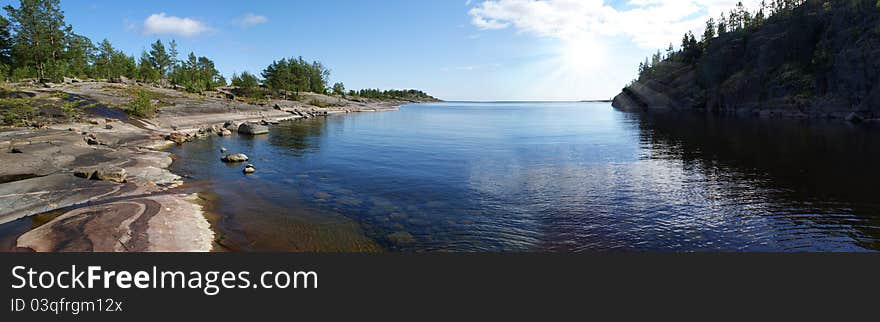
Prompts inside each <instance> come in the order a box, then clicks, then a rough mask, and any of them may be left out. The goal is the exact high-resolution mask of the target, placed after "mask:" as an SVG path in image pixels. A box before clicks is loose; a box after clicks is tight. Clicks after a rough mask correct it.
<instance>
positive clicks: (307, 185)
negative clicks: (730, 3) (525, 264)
mask: <svg viewBox="0 0 880 322" xmlns="http://www.w3.org/2000/svg"><path fill="white" fill-rule="evenodd" d="M877 135H878V133H877V131H876V130H875V129H872V128H866V127H852V126H847V125H843V124H838V123H835V124H822V123H816V122H813V123H806V122H803V121H780V120H773V121H756V120H737V119H731V118H719V117H705V116H701V117H696V116H681V115H676V116H673V115H663V114H660V115H640V114H626V113H621V112H618V111H614V110H612V109H611V107H610V106H609V104H601V103H550V104H545V103H493V104H477V103H438V104H426V105H411V106H407V107H404V108H403V109H401V110H400V111H396V112H382V113H361V114H349V115H339V116H330V117H327V118H315V119H308V120H297V121H291V122H285V123H282V124H281V125H278V126H275V127H273V128H272V130H271V132H270V134H269V135H268V136H258V137H256V138H250V137H237V136H235V137H224V138H219V137H218V138H210V139H208V140H204V141H198V142H193V143H189V144H187V145H184V146H182V147H178V148H175V149H174V150H173V151H172V152H174V153H175V154H177V155H178V156H179V160H178V161H177V162H175V164H174V165H173V167H174V168H175V169H173V171H175V172H179V173H185V174H188V175H190V176H191V177H192V179H190V181H191V182H193V183H192V184H190V188H191V189H195V190H199V191H202V192H203V195H205V196H207V197H206V198H207V199H209V200H208V204H210V205H211V210H212V212H213V213H216V214H217V216H218V217H217V218H216V219H215V220H214V224H215V226H216V227H217V228H218V230H219V232H220V234H221V239H222V240H221V241H220V243H221V244H222V245H224V246H225V247H227V248H228V249H230V250H249V251H250V250H306V251H372V250H377V249H379V248H384V249H387V250H402V251H583V250H609V249H619V250H649V251H652V250H657V251H715V250H722V251H798V250H821V251H862V250H876V249H878V248H880V244H878V242H877V238H878V236H880V231H878V214H880V205H878V203H877V201H875V200H873V199H876V198H872V197H873V196H872V194H873V191H872V189H871V188H870V187H871V185H870V183H872V182H877V181H876V180H875V179H877V178H876V176H878V174H876V173H875V172H873V171H872V168H871V165H873V164H878V163H877V162H878V161H880V145H878V144H877V143H878V142H876V141H877V139H875V137H877ZM221 146H223V147H226V148H228V149H229V152H242V153H246V154H247V155H249V156H250V157H251V163H254V165H255V166H256V168H257V173H256V174H254V175H249V176H245V175H243V174H242V173H241V167H243V165H241V164H240V165H227V164H223V163H221V162H219V158H220V156H221V153H220V152H219V149H220V147H221Z"/></svg>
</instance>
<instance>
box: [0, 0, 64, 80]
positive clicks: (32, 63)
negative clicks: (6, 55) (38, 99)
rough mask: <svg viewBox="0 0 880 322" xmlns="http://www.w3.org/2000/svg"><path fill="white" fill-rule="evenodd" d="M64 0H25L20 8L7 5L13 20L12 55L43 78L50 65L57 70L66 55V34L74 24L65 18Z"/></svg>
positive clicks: (6, 8)
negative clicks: (61, 2) (62, 1)
mask: <svg viewBox="0 0 880 322" xmlns="http://www.w3.org/2000/svg"><path fill="white" fill-rule="evenodd" d="M59 1H60V0H21V3H20V5H19V7H18V8H14V7H12V6H11V5H7V6H6V7H4V9H5V10H6V13H7V14H8V16H9V18H10V22H11V23H12V30H13V31H14V34H15V36H14V37H13V43H14V44H13V46H12V57H13V60H14V61H15V64H16V65H18V66H19V67H23V68H26V67H33V68H34V70H35V71H36V75H34V76H38V77H40V78H44V77H45V76H46V72H47V68H52V69H53V70H54V71H53V73H54V72H57V69H58V66H59V65H61V64H60V62H61V61H62V60H63V59H64V49H65V48H64V47H65V45H66V43H65V38H66V36H67V35H68V34H69V33H70V30H71V28H70V26H68V25H67V24H65V22H64V12H62V11H61V8H60V2H59Z"/></svg>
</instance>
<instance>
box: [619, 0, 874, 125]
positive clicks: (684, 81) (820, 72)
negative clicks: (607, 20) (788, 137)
mask: <svg viewBox="0 0 880 322" xmlns="http://www.w3.org/2000/svg"><path fill="white" fill-rule="evenodd" d="M878 23H880V9H878V8H877V7H876V6H875V5H874V4H873V3H867V2H863V3H861V4H858V5H856V4H854V3H849V2H846V1H840V2H834V1H830V2H829V1H808V2H806V3H804V4H802V5H799V6H797V7H796V8H794V9H792V10H791V11H788V12H784V13H780V14H777V15H774V16H772V17H770V18H768V19H767V20H766V21H762V23H761V24H754V25H750V26H749V27H747V28H744V29H741V30H736V31H729V32H726V33H724V34H721V35H718V36H717V37H713V38H710V39H704V40H702V41H701V42H699V43H696V44H692V45H690V46H689V47H690V48H687V50H685V49H683V50H682V51H680V52H676V53H672V54H669V55H667V57H666V58H665V59H664V60H662V61H658V62H656V63H650V62H647V63H646V64H647V65H644V64H643V66H642V70H641V71H640V75H639V78H638V79H637V80H635V81H634V82H633V83H632V84H630V85H628V86H627V87H626V88H624V89H623V91H622V92H621V93H620V94H619V95H618V96H617V97H615V98H614V102H613V105H614V107H616V108H618V109H622V110H635V111H658V110H659V111H663V110H668V111H701V112H713V113H725V114H735V115H744V116H758V117H762V118H772V117H792V118H829V119H840V120H847V121H850V122H854V123H859V122H866V121H878V120H880V81H878V80H880V63H878V62H880V32H878V31H877V28H876V26H877V24H878ZM704 38H705V37H704ZM682 47H683V48H684V47H685V45H684V44H683V46H682Z"/></svg>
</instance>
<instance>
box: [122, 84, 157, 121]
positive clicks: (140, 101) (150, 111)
mask: <svg viewBox="0 0 880 322" xmlns="http://www.w3.org/2000/svg"><path fill="white" fill-rule="evenodd" d="M152 100H153V94H152V93H150V91H148V90H146V89H139V90H136V91H133V92H132V99H131V102H129V103H128V108H127V109H126V110H125V112H126V113H128V114H129V115H132V116H137V117H153V116H154V115H156V109H157V108H156V106H154V105H153V102H152Z"/></svg>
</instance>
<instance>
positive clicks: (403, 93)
mask: <svg viewBox="0 0 880 322" xmlns="http://www.w3.org/2000/svg"><path fill="white" fill-rule="evenodd" d="M349 95H351V96H360V97H366V98H373V99H380V100H404V101H436V100H437V99H436V98H434V97H432V96H431V95H428V94H427V93H425V92H423V91H420V90H415V89H403V90H398V89H391V90H385V91H383V90H380V89H372V88H368V89H362V90H360V91H357V92H355V91H350V92H349Z"/></svg>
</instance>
